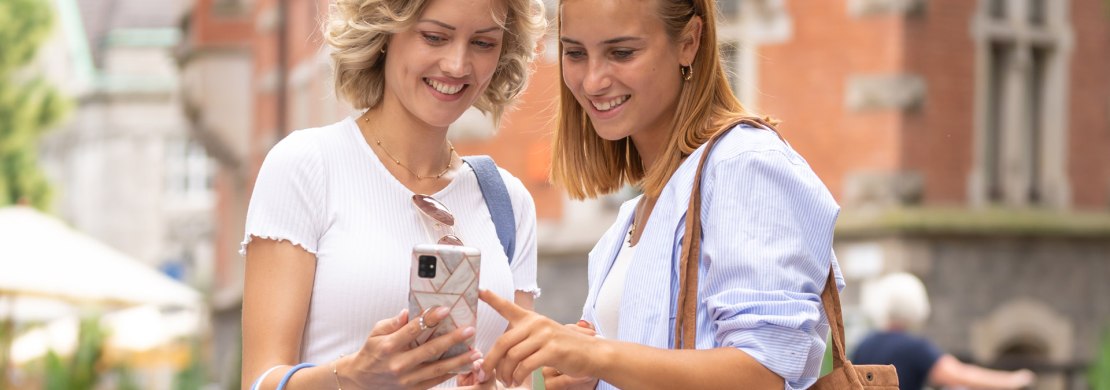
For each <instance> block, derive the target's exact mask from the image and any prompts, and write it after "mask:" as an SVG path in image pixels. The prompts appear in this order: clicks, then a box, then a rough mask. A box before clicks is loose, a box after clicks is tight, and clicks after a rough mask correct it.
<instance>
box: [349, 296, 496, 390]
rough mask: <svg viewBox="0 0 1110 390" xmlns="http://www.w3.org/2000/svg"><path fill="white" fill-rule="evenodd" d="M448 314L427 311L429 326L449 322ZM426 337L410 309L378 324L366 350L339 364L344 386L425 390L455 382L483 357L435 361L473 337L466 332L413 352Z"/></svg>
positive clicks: (474, 354) (471, 355)
mask: <svg viewBox="0 0 1110 390" xmlns="http://www.w3.org/2000/svg"><path fill="white" fill-rule="evenodd" d="M448 315H449V311H448V310H447V308H437V309H433V310H429V311H428V313H426V314H425V317H424V322H425V324H437V323H439V322H440V321H442V320H443V319H444V318H447V316H448ZM421 333H423V330H422V329H420V325H419V324H418V323H417V321H409V314H408V309H405V310H402V311H401V313H400V314H398V315H397V316H396V317H392V318H387V319H384V320H381V321H378V323H377V324H375V325H374V329H373V330H371V332H370V336H369V337H367V339H366V342H365V343H364V344H363V345H362V348H361V349H360V350H359V351H358V352H357V353H355V354H354V355H351V356H347V357H344V358H342V359H340V360H338V361H336V362H335V364H336V368H337V373H338V375H339V376H340V379H341V384H346V385H354V386H353V387H354V388H368V389H427V388H430V387H433V386H436V385H438V384H440V383H443V382H444V381H446V380H448V379H451V377H452V376H454V374H452V373H451V372H452V371H457V370H458V368H459V367H470V366H472V365H473V363H474V362H475V361H476V360H478V359H480V358H481V357H482V354H481V353H480V352H477V351H474V352H472V353H469V354H461V355H458V356H454V357H451V358H448V359H442V360H437V358H438V357H439V356H442V355H443V354H444V352H446V351H447V350H448V349H450V348H451V347H453V346H455V345H458V344H459V343H465V342H466V341H467V340H468V339H471V338H473V337H474V334H475V329H474V327H472V326H467V327H463V328H459V329H455V330H453V331H451V332H450V333H447V334H444V335H442V336H439V337H435V338H432V339H431V340H428V341H427V342H426V343H423V344H421V345H419V346H417V347H413V345H414V343H413V341H415V340H416V338H417V336H419V335H420V334H421Z"/></svg>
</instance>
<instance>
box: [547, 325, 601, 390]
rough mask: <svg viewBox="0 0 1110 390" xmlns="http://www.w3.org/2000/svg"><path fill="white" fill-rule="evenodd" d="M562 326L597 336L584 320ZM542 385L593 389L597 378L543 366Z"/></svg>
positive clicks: (556, 389) (554, 389)
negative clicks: (571, 374)
mask: <svg viewBox="0 0 1110 390" xmlns="http://www.w3.org/2000/svg"><path fill="white" fill-rule="evenodd" d="M563 327H565V328H567V329H570V330H573V331H575V332H578V333H581V334H584V335H587V336H591V337H593V336H597V331H595V330H594V327H593V325H592V324H590V323H589V322H586V320H578V323H577V324H566V325H563ZM542 372H543V385H544V387H545V388H547V389H550V390H593V389H594V388H596V387H597V378H590V377H577V376H570V375H566V374H563V373H562V372H559V370H556V369H554V368H551V367H544V368H543V370H542Z"/></svg>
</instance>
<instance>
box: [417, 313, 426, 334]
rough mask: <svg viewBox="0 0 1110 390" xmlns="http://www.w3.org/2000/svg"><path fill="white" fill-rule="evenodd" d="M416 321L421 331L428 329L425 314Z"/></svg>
mask: <svg viewBox="0 0 1110 390" xmlns="http://www.w3.org/2000/svg"><path fill="white" fill-rule="evenodd" d="M416 323H417V324H418V325H420V330H421V331H425V330H428V325H426V324H424V316H420V318H418V319H417V320H416Z"/></svg>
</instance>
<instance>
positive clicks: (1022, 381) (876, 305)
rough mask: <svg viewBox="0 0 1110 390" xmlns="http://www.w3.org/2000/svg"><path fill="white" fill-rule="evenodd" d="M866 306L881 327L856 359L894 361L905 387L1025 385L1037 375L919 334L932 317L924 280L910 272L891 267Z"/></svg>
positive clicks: (909, 389)
mask: <svg viewBox="0 0 1110 390" xmlns="http://www.w3.org/2000/svg"><path fill="white" fill-rule="evenodd" d="M865 293H866V294H867V295H865V296H864V299H863V306H864V308H865V310H866V311H867V312H868V314H869V316H870V317H871V319H872V321H874V322H875V325H876V326H877V327H878V329H879V330H878V331H876V332H873V333H871V334H870V335H868V336H867V337H866V338H864V339H863V341H861V342H860V344H859V345H858V346H857V347H856V350H855V352H854V353H853V354H852V357H851V359H850V360H851V361H852V363H854V364H893V365H894V367H895V368H896V369H897V370H898V382H899V385H900V388H901V389H902V390H920V389H923V388H925V385H926V384H930V385H934V386H947V387H956V388H964V387H967V388H972V389H1020V388H1025V387H1029V386H1031V385H1032V384H1033V381H1034V380H1035V379H1036V378H1035V376H1034V374H1033V372H1031V371H1029V370H1024V369H1023V370H1018V371H998V370H991V369H987V368H983V367H979V366H976V365H972V364H966V363H963V362H960V361H959V360H958V359H956V357H954V356H952V355H950V354H947V353H945V352H943V351H941V349H940V348H939V347H937V345H936V344H933V343H932V342H930V341H929V340H927V339H925V338H924V337H921V336H918V335H914V334H912V333H911V332H915V331H917V330H918V329H920V328H921V326H923V325H924V324H925V320H926V319H927V318H928V317H929V296H928V295H927V294H926V292H925V285H924V284H922V283H921V280H919V279H918V278H917V277H915V276H913V275H910V274H908V273H901V272H899V273H892V274H889V275H886V276H884V277H883V278H882V279H879V280H878V281H877V282H875V284H873V285H871V286H868V288H867V289H866V290H865Z"/></svg>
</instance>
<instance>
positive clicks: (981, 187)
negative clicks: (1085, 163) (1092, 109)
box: [972, 0, 1070, 207]
mask: <svg viewBox="0 0 1110 390" xmlns="http://www.w3.org/2000/svg"><path fill="white" fill-rule="evenodd" d="M1066 4H1067V2H1046V1H1043V0H983V1H982V2H981V9H980V14H979V15H978V16H977V20H976V22H977V23H976V24H975V25H976V26H977V28H976V31H975V37H976V40H977V42H978V46H979V49H978V50H979V58H980V59H982V60H981V61H980V64H979V65H978V69H979V70H978V74H979V76H980V77H979V79H980V83H979V85H980V88H983V91H982V93H980V94H979V96H980V97H979V98H978V108H977V115H978V116H979V117H980V118H981V120H980V121H979V122H978V123H979V124H978V125H977V136H976V140H977V146H976V168H975V172H974V173H973V178H974V179H975V180H974V181H973V185H972V191H973V193H972V198H973V203H978V204H998V205H1005V206H1019V207H1020V206H1035V207H1040V206H1051V207H1058V206H1064V205H1066V203H1067V202H1068V197H1069V195H1068V193H1069V192H1068V189H1067V188H1068V186H1067V175H1066V169H1065V167H1066V161H1065V159H1066V149H1065V145H1066V142H1065V141H1066V134H1065V129H1066V128H1067V127H1066V119H1067V116H1066V114H1067V113H1066V110H1065V107H1064V105H1063V104H1060V103H1059V101H1060V100H1061V99H1062V98H1063V97H1065V96H1066V91H1067V82H1066V81H1067V78H1066V73H1064V72H1066V70H1067V61H1068V56H1069V55H1070V50H1066V45H1065V44H1064V42H1066V41H1067V40H1068V39H1069V36H1068V34H1070V29H1068V28H1063V27H1066V26H1065V24H1066V23H1067V18H1066V17H1065V15H1066V11H1067V9H1066V8H1065V7H1066Z"/></svg>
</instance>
